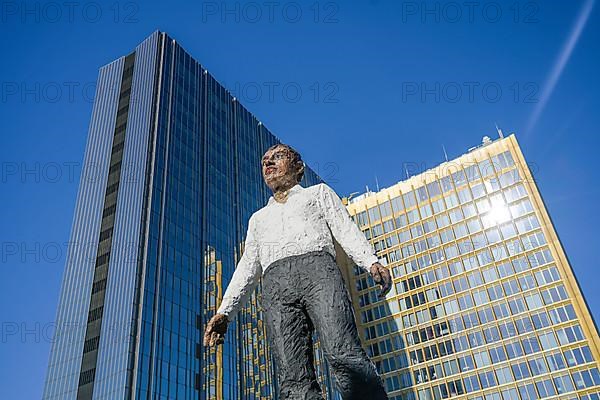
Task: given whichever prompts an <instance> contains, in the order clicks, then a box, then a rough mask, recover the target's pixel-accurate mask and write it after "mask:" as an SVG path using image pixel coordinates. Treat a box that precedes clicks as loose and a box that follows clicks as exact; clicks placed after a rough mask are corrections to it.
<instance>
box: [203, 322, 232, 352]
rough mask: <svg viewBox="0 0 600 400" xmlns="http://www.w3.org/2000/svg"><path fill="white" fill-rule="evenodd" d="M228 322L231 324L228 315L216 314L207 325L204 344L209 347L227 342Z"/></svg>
mask: <svg viewBox="0 0 600 400" xmlns="http://www.w3.org/2000/svg"><path fill="white" fill-rule="evenodd" d="M227 324H229V319H227V316H226V315H223V314H215V316H214V317H212V318H211V319H210V321H208V324H207V325H206V330H205V331H204V346H207V347H208V346H216V345H219V344H223V342H225V333H226V332H227Z"/></svg>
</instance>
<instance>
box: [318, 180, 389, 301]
mask: <svg viewBox="0 0 600 400" xmlns="http://www.w3.org/2000/svg"><path fill="white" fill-rule="evenodd" d="M319 186H320V188H319V201H320V202H321V207H322V209H323V213H324V215H325V219H326V221H327V225H328V226H329V229H331V233H332V234H333V236H334V237H335V239H336V240H337V241H338V243H339V244H340V246H342V248H343V249H344V251H345V252H346V254H348V256H349V257H350V258H351V259H352V261H354V263H355V264H356V265H358V266H359V267H360V268H362V269H364V270H365V271H367V272H370V273H371V276H372V277H373V280H374V281H375V283H377V284H379V285H381V294H380V296H385V295H386V294H387V293H388V292H389V291H390V289H391V284H392V279H391V276H390V273H389V270H388V269H387V268H386V267H384V266H383V265H381V264H380V263H379V262H378V258H377V256H376V255H375V252H374V251H373V247H372V246H371V244H370V243H369V241H368V240H367V238H366V237H365V235H364V234H363V233H362V232H361V231H360V229H359V228H358V226H356V224H355V223H354V221H352V218H351V217H350V214H349V213H348V210H347V209H346V207H345V206H344V204H343V203H342V200H341V199H340V198H339V197H338V195H337V194H336V193H335V192H334V191H333V189H331V188H330V187H329V186H327V185H326V184H324V183H322V184H320V185H319Z"/></svg>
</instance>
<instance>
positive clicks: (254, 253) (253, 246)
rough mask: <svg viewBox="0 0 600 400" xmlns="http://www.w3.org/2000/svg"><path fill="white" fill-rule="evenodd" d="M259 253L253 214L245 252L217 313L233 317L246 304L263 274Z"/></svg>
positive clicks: (249, 224) (249, 222)
mask: <svg viewBox="0 0 600 400" xmlns="http://www.w3.org/2000/svg"><path fill="white" fill-rule="evenodd" d="M258 255H259V246H258V242H257V235H256V223H255V221H254V215H252V217H250V220H249V221H248V232H247V233H246V241H245V243H244V253H243V254H242V257H241V258H240V261H239V262H238V264H237V267H236V269H235V271H234V272H233V276H232V278H231V282H229V286H227V290H225V294H224V295H223V301H222V302H221V305H220V307H219V309H218V310H217V314H224V315H227V316H228V317H231V318H232V317H234V316H235V315H236V314H237V312H238V311H239V309H240V308H241V307H243V306H244V305H245V304H246V302H247V301H248V299H249V298H250V295H251V294H252V292H253V291H254V289H255V288H256V286H257V285H258V282H259V279H260V277H261V275H262V267H261V265H260V261H259V257H258ZM231 318H230V319H231Z"/></svg>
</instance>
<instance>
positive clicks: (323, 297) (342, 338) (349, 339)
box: [262, 251, 388, 400]
mask: <svg viewBox="0 0 600 400" xmlns="http://www.w3.org/2000/svg"><path fill="white" fill-rule="evenodd" d="M262 306H263V308H264V310H265V322H266V325H267V336H268V340H269V344H270V348H271V350H272V351H273V354H274V357H275V363H276V366H277V373H278V377H279V388H280V397H279V398H280V399H311V400H313V399H323V397H322V395H321V390H320V388H319V385H318V383H317V380H316V377H315V371H314V365H313V354H312V342H311V337H312V332H313V329H316V331H317V332H318V334H319V339H320V341H321V345H322V347H323V352H324V354H325V358H326V359H327V361H328V362H329V365H330V366H331V369H332V371H333V373H334V376H335V378H336V382H337V384H338V388H339V390H340V392H341V393H342V398H343V399H344V400H359V399H360V400H364V399H370V400H383V399H387V398H388V397H387V395H386V393H385V389H384V386H383V382H382V380H381V378H380V377H379V375H378V374H377V371H376V370H375V366H374V365H373V363H372V362H371V361H370V360H369V358H368V356H367V354H366V352H365V351H364V349H363V348H362V346H361V344H360V339H359V336H358V331H357V328H356V321H355V319H354V313H353V311H352V304H351V302H350V298H349V296H348V291H347V289H346V286H345V284H344V280H343V278H342V275H341V272H340V270H339V267H338V266H337V264H336V263H335V258H334V257H333V256H332V255H331V254H330V253H329V252H326V251H313V252H309V253H306V254H303V255H299V256H290V257H285V258H282V259H280V260H277V261H275V262H274V263H273V264H271V265H270V266H269V268H268V269H267V273H266V274H265V275H264V277H263V295H262Z"/></svg>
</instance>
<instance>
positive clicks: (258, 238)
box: [217, 183, 377, 317]
mask: <svg viewBox="0 0 600 400" xmlns="http://www.w3.org/2000/svg"><path fill="white" fill-rule="evenodd" d="M333 237H335V239H336V240H337V241H338V243H339V244H340V245H341V246H342V248H343V249H344V251H345V252H346V254H348V256H349V257H350V258H351V259H352V261H354V262H355V263H356V265H358V266H359V267H361V268H363V269H365V270H366V271H368V270H369V267H370V266H371V265H372V264H373V263H374V262H376V261H377V256H375V252H374V250H373V248H372V246H371V244H370V243H369V241H368V240H367V238H366V237H365V235H364V234H363V233H362V232H361V231H360V229H359V228H358V226H356V224H355V223H354V221H352V219H351V218H350V215H349V214H348V211H347V210H346V207H345V206H344V205H343V204H342V201H341V200H340V198H339V197H338V196H337V194H336V193H335V192H334V191H333V189H331V188H330V187H329V186H327V185H326V184H324V183H321V184H318V185H315V186H310V187H308V188H303V187H302V186H300V185H295V186H294V187H292V188H291V189H290V192H289V195H288V198H287V200H286V201H285V203H279V202H277V201H276V200H275V199H274V198H273V197H272V196H271V198H270V199H269V202H268V204H267V205H266V206H265V207H263V208H261V209H260V210H258V211H257V212H255V213H254V214H253V215H252V217H250V221H249V223H248V233H247V235H246V241H245V249H244V254H243V255H242V258H241V259H240V261H239V263H238V265H237V268H236V270H235V272H234V274H233V277H232V279H231V282H230V283H229V286H228V287H227V290H226V292H225V295H224V296H223V302H222V303H221V306H220V307H219V310H218V311H217V312H218V313H219V314H224V315H229V316H232V317H233V315H235V314H236V313H237V311H238V310H239V308H240V307H241V306H243V305H244V304H245V303H246V301H247V299H248V297H249V296H250V294H251V293H252V291H253V290H254V288H255V287H256V285H257V284H258V280H259V278H260V276H261V274H264V273H266V272H267V270H268V268H270V266H271V265H272V264H273V262H275V261H277V260H280V259H282V258H285V257H289V256H295V255H302V254H305V253H308V252H311V251H326V252H327V253H329V254H331V255H332V256H333V257H335V248H334V244H333ZM313 267H318V266H310V267H309V268H313Z"/></svg>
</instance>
